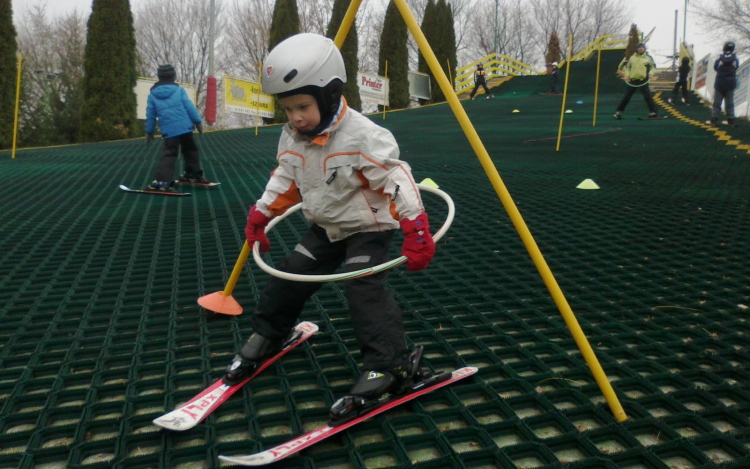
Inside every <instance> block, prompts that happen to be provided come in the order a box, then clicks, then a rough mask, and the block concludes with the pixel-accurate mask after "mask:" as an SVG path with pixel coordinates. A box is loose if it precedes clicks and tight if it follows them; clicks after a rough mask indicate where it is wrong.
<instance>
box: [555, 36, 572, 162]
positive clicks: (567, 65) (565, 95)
mask: <svg viewBox="0 0 750 469" xmlns="http://www.w3.org/2000/svg"><path fill="white" fill-rule="evenodd" d="M572 50H573V35H572V34H571V35H570V39H569V41H568V60H567V61H566V62H565V89H564V90H563V103H562V109H560V130H559V131H558V132H557V149H556V150H555V151H560V140H561V139H562V129H563V121H565V102H566V101H567V100H568V78H569V77H570V65H571V62H570V54H571V52H572Z"/></svg>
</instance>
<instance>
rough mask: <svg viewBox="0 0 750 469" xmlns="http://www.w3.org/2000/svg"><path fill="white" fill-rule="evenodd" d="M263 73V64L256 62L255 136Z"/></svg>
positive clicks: (256, 134) (258, 117) (256, 133)
mask: <svg viewBox="0 0 750 469" xmlns="http://www.w3.org/2000/svg"><path fill="white" fill-rule="evenodd" d="M261 73H263V62H262V61H259V62H258V99H257V100H256V101H255V104H256V107H255V136H256V137H257V136H258V120H259V119H260V92H261V88H262V87H263V84H262V83H263V82H262V81H261V76H260V74H261Z"/></svg>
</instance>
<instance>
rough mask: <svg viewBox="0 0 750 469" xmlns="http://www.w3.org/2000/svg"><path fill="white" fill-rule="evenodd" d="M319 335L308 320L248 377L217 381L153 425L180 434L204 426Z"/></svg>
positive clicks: (299, 325)
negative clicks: (216, 412)
mask: <svg viewBox="0 0 750 469" xmlns="http://www.w3.org/2000/svg"><path fill="white" fill-rule="evenodd" d="M316 332H318V326H316V325H315V324H313V323H311V322H307V321H305V322H301V323H299V324H297V325H296V326H295V327H294V329H293V332H292V334H291V336H290V339H287V342H286V343H285V344H284V346H283V347H282V349H281V351H280V352H279V353H277V354H276V355H274V356H273V357H272V358H269V359H268V360H266V362H265V363H263V365H261V366H260V367H258V369H257V370H256V371H255V373H253V374H252V375H251V376H250V377H249V378H247V379H246V380H244V381H242V382H241V383H239V384H235V385H234V386H229V385H228V384H224V382H223V381H222V380H218V381H216V382H215V383H214V384H212V385H211V386H209V387H208V388H206V389H205V390H203V391H202V392H201V393H200V394H198V395H197V396H195V397H194V398H192V399H191V400H190V401H188V402H187V403H185V404H183V405H181V406H180V407H178V408H177V409H175V410H173V411H172V412H170V413H168V414H165V415H162V416H161V417H159V418H156V419H154V425H157V426H159V427H162V428H166V429H167V430H175V431H178V432H182V431H185V430H190V429H191V428H193V427H195V426H196V425H198V424H199V423H201V422H202V421H203V420H204V419H205V418H206V417H208V416H209V415H210V414H211V412H213V411H214V410H216V409H217V408H218V407H219V406H220V405H221V404H223V403H224V402H225V401H226V400H227V399H229V397H230V396H231V395H232V394H234V393H236V392H237V391H239V390H240V388H242V386H244V385H245V383H247V382H248V381H250V380H251V379H253V378H255V377H256V376H258V374H260V372H261V371H263V370H265V369H266V368H268V367H269V366H270V365H271V364H272V363H273V362H275V361H276V360H278V359H279V358H281V357H283V356H284V355H286V353H287V352H289V351H290V350H292V349H293V348H295V347H296V346H298V345H299V344H301V343H302V342H304V341H306V340H307V339H309V338H310V337H312V336H313V335H314V334H315V333H316Z"/></svg>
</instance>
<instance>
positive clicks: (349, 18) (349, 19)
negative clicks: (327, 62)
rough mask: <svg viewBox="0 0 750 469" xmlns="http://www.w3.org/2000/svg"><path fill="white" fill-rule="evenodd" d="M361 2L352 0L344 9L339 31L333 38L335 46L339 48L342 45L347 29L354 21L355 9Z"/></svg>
mask: <svg viewBox="0 0 750 469" xmlns="http://www.w3.org/2000/svg"><path fill="white" fill-rule="evenodd" d="M361 4H362V0H352V2H351V3H350V4H349V8H347V9H346V15H344V19H343V21H341V26H340V27H339V31H338V32H337V33H336V39H334V40H333V42H334V43H335V44H336V47H338V48H339V49H341V47H342V46H343V45H344V39H346V36H347V34H349V30H350V29H351V27H352V24H353V23H354V18H355V17H356V16H357V10H359V5H361Z"/></svg>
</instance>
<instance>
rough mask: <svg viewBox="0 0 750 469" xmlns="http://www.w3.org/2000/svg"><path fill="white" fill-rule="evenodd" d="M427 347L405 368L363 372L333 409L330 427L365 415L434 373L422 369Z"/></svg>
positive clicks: (403, 366)
mask: <svg viewBox="0 0 750 469" xmlns="http://www.w3.org/2000/svg"><path fill="white" fill-rule="evenodd" d="M423 354H424V347H422V346H418V347H417V348H415V349H414V351H413V352H412V353H411V354H410V355H409V361H408V363H407V364H406V365H401V366H398V367H396V368H392V369H389V370H381V371H378V370H372V371H363V372H362V374H361V375H360V377H359V380H357V382H356V383H355V384H354V386H353V387H352V388H351V390H349V394H348V395H346V396H344V397H342V398H340V399H339V400H337V401H336V402H334V404H333V406H331V414H330V417H331V418H330V421H329V425H331V426H337V425H341V424H343V423H346V422H349V421H350V420H353V419H355V418H357V417H358V416H360V415H363V414H364V413H366V412H369V411H370V410H373V409H375V408H377V407H378V406H379V405H381V404H383V403H384V402H387V400H388V397H389V396H396V395H399V394H404V393H406V392H408V391H410V390H411V389H412V387H413V386H414V385H415V384H417V383H419V382H420V381H423V380H424V379H426V378H428V377H429V376H430V375H431V374H432V373H431V372H429V370H423V369H422V357H423Z"/></svg>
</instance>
